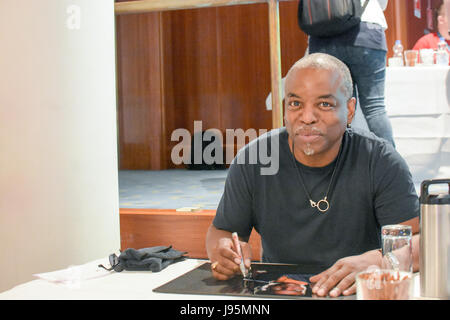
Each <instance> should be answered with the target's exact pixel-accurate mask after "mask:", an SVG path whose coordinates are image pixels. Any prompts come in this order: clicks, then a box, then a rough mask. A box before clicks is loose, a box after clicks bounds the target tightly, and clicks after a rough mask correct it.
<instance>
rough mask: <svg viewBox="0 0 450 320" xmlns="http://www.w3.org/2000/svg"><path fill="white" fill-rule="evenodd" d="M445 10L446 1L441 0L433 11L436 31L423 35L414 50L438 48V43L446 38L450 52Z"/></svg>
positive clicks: (449, 51) (449, 34)
mask: <svg viewBox="0 0 450 320" xmlns="http://www.w3.org/2000/svg"><path fill="white" fill-rule="evenodd" d="M445 11H446V10H445V6H444V1H441V2H440V3H439V5H438V6H437V7H436V8H435V9H434V12H433V18H434V27H435V28H436V32H432V33H429V34H427V35H424V36H422V37H421V38H420V39H419V40H417V42H416V44H415V45H414V47H413V50H420V49H434V50H436V49H437V47H438V43H439V42H440V41H441V40H444V41H445V42H446V44H447V52H448V53H450V33H449V25H448V18H447V14H446V12H445Z"/></svg>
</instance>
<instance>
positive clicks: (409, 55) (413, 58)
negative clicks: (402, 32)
mask: <svg viewBox="0 0 450 320" xmlns="http://www.w3.org/2000/svg"><path fill="white" fill-rule="evenodd" d="M418 56H419V52H418V51H417V50H406V51H405V65H406V66H407V67H414V66H415V65H416V64H417V58H418Z"/></svg>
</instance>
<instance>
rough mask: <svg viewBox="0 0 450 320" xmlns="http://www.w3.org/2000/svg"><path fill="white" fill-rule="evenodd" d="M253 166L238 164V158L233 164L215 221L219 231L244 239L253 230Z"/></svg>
mask: <svg viewBox="0 0 450 320" xmlns="http://www.w3.org/2000/svg"><path fill="white" fill-rule="evenodd" d="M238 156H239V153H238ZM252 166H253V165H249V164H237V163H236V158H235V159H234V161H233V162H232V163H231V165H230V168H229V169H228V175H227V179H226V181H225V188H224V192H223V195H222V198H221V199H220V202H219V206H218V208H217V211H216V216H215V217H214V220H213V225H214V226H215V227H216V228H217V229H222V230H227V231H230V232H237V233H238V234H239V236H242V237H248V236H250V233H251V231H252V228H253V221H252V199H253V196H252V191H251V184H252V181H251V179H250V173H251V170H252V169H253V168H252Z"/></svg>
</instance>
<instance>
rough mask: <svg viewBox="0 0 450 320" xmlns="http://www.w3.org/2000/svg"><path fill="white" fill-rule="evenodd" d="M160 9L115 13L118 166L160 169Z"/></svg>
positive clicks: (163, 138)
mask: <svg viewBox="0 0 450 320" xmlns="http://www.w3.org/2000/svg"><path fill="white" fill-rule="evenodd" d="M160 15H161V14H160V13H145V14H138V15H121V16H117V17H116V29H117V67H118V68H117V69H118V79H117V81H118V119H119V162H120V168H122V169H163V168H164V164H163V155H164V144H163V143H162V141H163V140H165V130H164V126H163V123H164V121H163V119H164V114H163V112H164V109H163V106H162V95H161V92H162V84H161V76H162V73H161V61H160V59H161V57H160V34H159V33H160V26H159V24H160Z"/></svg>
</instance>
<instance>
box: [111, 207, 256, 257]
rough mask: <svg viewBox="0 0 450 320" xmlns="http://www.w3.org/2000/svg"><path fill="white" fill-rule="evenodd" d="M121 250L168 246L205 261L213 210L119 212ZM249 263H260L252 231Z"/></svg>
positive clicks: (136, 210) (124, 209)
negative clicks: (250, 259)
mask: <svg viewBox="0 0 450 320" xmlns="http://www.w3.org/2000/svg"><path fill="white" fill-rule="evenodd" d="M119 212H120V242H121V250H122V251H123V250H125V249H127V248H135V249H140V248H147V247H154V246H169V245H171V246H172V247H173V248H174V249H176V250H180V251H187V252H188V254H187V255H188V256H189V257H191V258H197V259H207V258H208V256H207V254H206V247H205V239H206V233H207V231H208V228H209V226H210V225H211V223H212V221H213V219H214V216H215V215H216V210H201V211H199V212H179V211H176V210H175V209H129V208H120V209H119ZM249 242H250V245H251V246H252V257H253V260H255V261H259V260H260V259H261V239H260V236H259V234H258V233H257V232H256V231H253V232H252V234H251V236H250V241H249Z"/></svg>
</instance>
